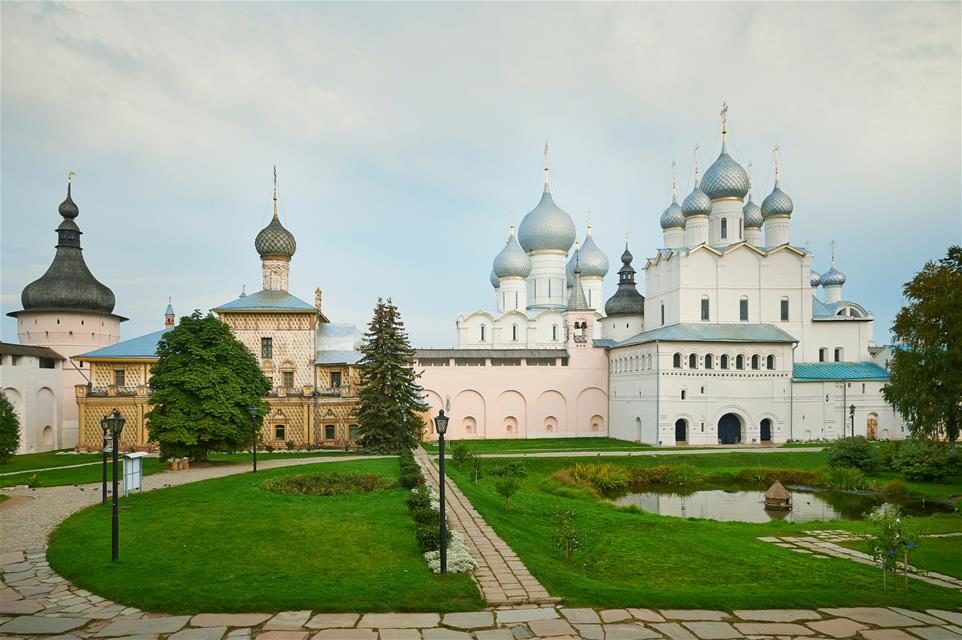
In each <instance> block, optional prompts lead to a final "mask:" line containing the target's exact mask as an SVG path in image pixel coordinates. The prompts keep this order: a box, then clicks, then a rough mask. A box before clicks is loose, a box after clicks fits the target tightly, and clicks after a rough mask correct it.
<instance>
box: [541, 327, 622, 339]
mask: <svg viewBox="0 0 962 640" xmlns="http://www.w3.org/2000/svg"><path fill="white" fill-rule="evenodd" d="M612 328H614V325H612ZM551 339H552V340H557V339H558V325H556V324H553V325H551Z"/></svg>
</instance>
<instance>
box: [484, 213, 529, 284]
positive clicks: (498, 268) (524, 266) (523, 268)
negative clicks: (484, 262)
mask: <svg viewBox="0 0 962 640" xmlns="http://www.w3.org/2000/svg"><path fill="white" fill-rule="evenodd" d="M493 266H494V274H495V275H496V276H497V277H498V278H527V277H528V274H529V273H531V259H530V258H529V257H528V254H526V253H525V252H524V251H523V250H522V249H521V247H519V246H518V241H517V240H516V239H515V235H514V225H511V229H510V232H509V235H508V241H507V242H505V243H504V249H502V250H501V253H499V254H498V255H497V256H495V258H494V265H493Z"/></svg>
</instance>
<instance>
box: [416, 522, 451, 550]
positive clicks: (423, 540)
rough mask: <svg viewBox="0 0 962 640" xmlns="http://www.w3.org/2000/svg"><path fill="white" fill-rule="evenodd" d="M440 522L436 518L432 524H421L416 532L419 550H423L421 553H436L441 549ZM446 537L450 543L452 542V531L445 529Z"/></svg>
mask: <svg viewBox="0 0 962 640" xmlns="http://www.w3.org/2000/svg"><path fill="white" fill-rule="evenodd" d="M438 524H439V521H438V520H437V518H435V520H434V522H433V523H431V524H419V525H418V526H417V530H416V531H415V534H414V535H415V538H416V539H417V542H418V548H419V549H421V553H425V552H427V551H435V550H437V549H440V548H441V531H440V530H439V527H438ZM445 533H447V536H445V537H446V538H447V539H448V542H451V530H450V529H445Z"/></svg>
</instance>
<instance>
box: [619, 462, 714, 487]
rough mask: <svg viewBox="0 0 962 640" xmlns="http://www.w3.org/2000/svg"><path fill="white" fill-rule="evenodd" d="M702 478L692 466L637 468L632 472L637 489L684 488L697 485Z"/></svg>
mask: <svg viewBox="0 0 962 640" xmlns="http://www.w3.org/2000/svg"><path fill="white" fill-rule="evenodd" d="M700 478H701V476H700V474H699V472H698V469H696V468H695V467H693V466H691V465H690V464H662V465H658V466H657V467H637V468H635V469H633V470H632V477H631V483H632V485H633V486H636V487H645V486H648V485H658V486H666V487H684V486H687V485H692V484H695V483H696V482H698V481H699V480H700Z"/></svg>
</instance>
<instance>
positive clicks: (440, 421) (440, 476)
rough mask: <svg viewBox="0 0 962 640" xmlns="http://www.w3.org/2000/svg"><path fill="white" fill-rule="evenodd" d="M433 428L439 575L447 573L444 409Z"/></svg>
mask: <svg viewBox="0 0 962 640" xmlns="http://www.w3.org/2000/svg"><path fill="white" fill-rule="evenodd" d="M434 426H435V427H436V428H437V430H438V456H439V457H438V481H439V482H438V484H439V485H440V487H441V491H440V493H441V495H440V496H439V502H440V503H441V504H440V507H441V509H440V510H441V517H440V519H439V523H438V524H439V526H440V527H441V549H440V551H441V573H447V572H448V529H447V522H446V521H445V518H444V432H445V431H447V430H448V417H447V416H446V415H444V409H442V410H440V411H438V417H437V418H435V419H434Z"/></svg>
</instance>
